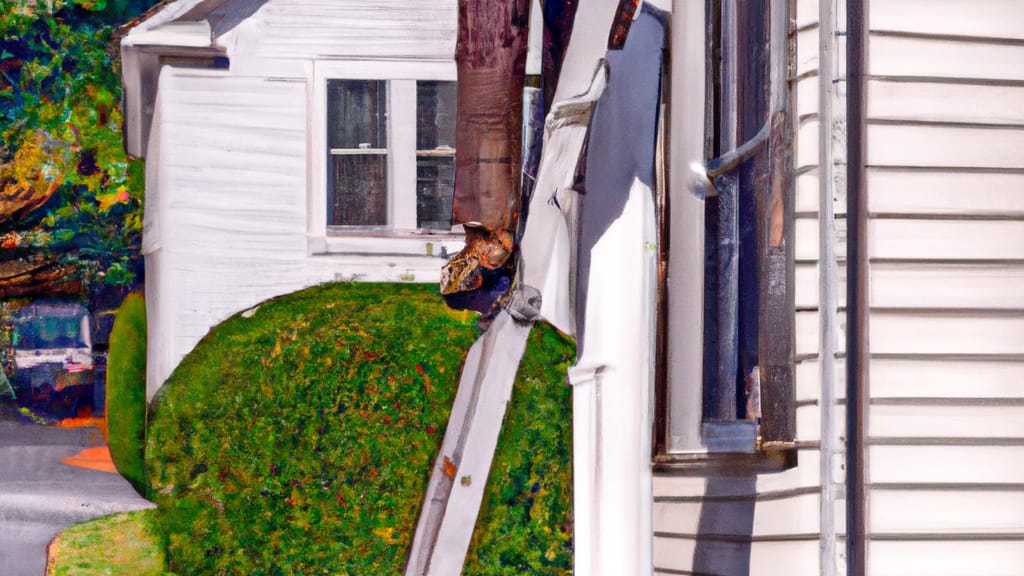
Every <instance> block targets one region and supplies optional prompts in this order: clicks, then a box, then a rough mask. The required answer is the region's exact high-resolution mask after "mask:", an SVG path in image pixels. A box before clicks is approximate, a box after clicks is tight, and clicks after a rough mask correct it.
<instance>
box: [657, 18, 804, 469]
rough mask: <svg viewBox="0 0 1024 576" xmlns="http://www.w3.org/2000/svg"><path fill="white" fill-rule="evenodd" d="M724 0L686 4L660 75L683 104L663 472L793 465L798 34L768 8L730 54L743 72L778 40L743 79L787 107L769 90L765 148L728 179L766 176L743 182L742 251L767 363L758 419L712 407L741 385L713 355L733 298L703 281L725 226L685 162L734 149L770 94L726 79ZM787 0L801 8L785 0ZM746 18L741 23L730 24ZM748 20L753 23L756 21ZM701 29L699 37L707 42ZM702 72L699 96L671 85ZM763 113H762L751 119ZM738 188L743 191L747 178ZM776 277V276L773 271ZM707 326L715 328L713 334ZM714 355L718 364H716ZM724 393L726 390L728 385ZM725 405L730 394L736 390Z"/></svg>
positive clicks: (661, 404)
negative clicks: (780, 56)
mask: <svg viewBox="0 0 1024 576" xmlns="http://www.w3.org/2000/svg"><path fill="white" fill-rule="evenodd" d="M732 5H735V3H733V4H732ZM718 6H719V5H718V4H717V3H711V2H708V3H707V4H705V6H704V7H701V8H698V9H690V10H689V13H688V14H687V18H685V19H684V22H685V23H686V24H685V26H684V27H685V28H686V29H685V30H683V29H682V28H684V27H681V29H680V30H678V31H674V33H675V34H678V33H680V32H681V33H682V34H680V36H679V37H676V38H674V40H673V44H672V47H673V49H675V50H678V51H679V53H677V54H675V55H674V56H673V57H672V58H670V59H669V61H670V62H671V63H672V64H670V66H672V65H675V66H678V68H677V69H676V70H674V71H673V70H668V71H667V73H668V74H669V77H668V78H666V80H665V82H663V86H666V87H668V89H667V94H665V96H664V101H665V102H666V103H667V104H669V105H670V106H671V105H675V107H676V109H675V110H672V109H671V107H670V108H669V111H668V119H669V126H668V127H667V128H668V134H669V135H670V137H669V141H668V143H667V144H666V148H667V149H668V150H671V151H672V152H671V157H672V162H671V166H672V167H673V168H674V170H670V172H669V174H668V176H669V177H670V179H671V182H670V187H671V188H672V189H674V192H673V193H672V194H671V196H672V202H671V203H667V204H666V203H663V204H662V206H663V208H662V212H661V214H660V221H661V222H662V230H661V232H660V238H661V243H662V257H661V265H660V267H659V269H660V271H661V272H660V274H659V276H660V278H659V285H660V290H659V299H658V306H659V328H658V359H657V371H656V374H657V380H656V385H655V403H656V411H655V421H654V432H653V457H652V459H653V465H654V468H655V470H657V471H659V472H663V473H677V474H694V473H696V474H700V473H703V472H704V471H707V470H710V469H720V470H729V471H731V472H743V471H747V472H755V473H757V472H771V471H779V470H784V469H788V468H791V467H793V466H795V465H796V446H797V445H796V438H795V411H796V403H795V397H794V379H795V362H794V360H795V358H794V348H795V346H794V332H795V330H794V326H793V323H794V320H795V307H794V302H793V292H794V289H795V286H794V277H793V274H794V270H795V267H794V254H793V221H794V218H793V216H794V213H793V210H794V208H793V198H794V186H795V174H794V171H793V167H792V141H793V130H794V124H793V123H794V119H793V116H792V114H793V111H794V110H795V109H796V107H795V102H794V100H793V98H794V94H793V93H792V91H791V90H790V86H789V84H790V79H789V78H787V77H785V76H788V75H790V74H789V72H790V70H791V66H792V64H793V62H792V61H791V60H790V58H791V57H792V56H791V55H792V54H793V53H794V51H793V46H792V44H793V42H795V36H794V35H793V33H792V30H791V29H789V26H788V17H784V18H781V19H780V21H779V22H774V21H772V20H771V18H774V17H775V16H773V15H771V14H770V13H769V14H766V15H765V16H764V18H765V22H766V24H765V26H764V30H761V32H762V33H763V34H764V37H759V38H749V37H742V36H739V35H737V36H736V37H735V38H734V39H733V42H732V48H733V49H734V50H735V51H736V53H737V55H738V56H739V58H738V60H734V61H732V62H731V63H730V65H732V66H737V65H739V66H740V68H737V70H738V74H739V75H742V74H744V71H743V70H742V69H741V68H742V67H743V66H751V65H752V64H751V62H754V60H756V58H757V57H758V55H757V51H758V50H765V52H764V53H767V52H768V50H767V49H766V48H763V47H767V46H770V45H771V43H773V42H778V44H779V45H780V46H781V49H782V51H783V53H784V54H785V55H786V57H787V60H786V61H785V62H784V65H783V66H781V69H782V70H779V68H775V67H774V64H773V62H772V60H773V59H774V58H775V57H776V56H775V54H768V55H767V66H766V68H765V71H764V77H763V78H760V79H755V80H754V81H753V82H751V81H750V75H749V73H748V75H747V76H744V77H742V78H738V83H746V89H747V90H748V91H749V90H750V89H751V88H755V92H754V93H755V94H756V93H758V92H756V88H757V86H756V85H757V82H758V81H760V82H765V83H766V84H767V83H768V82H779V83H780V84H779V89H780V90H781V93H780V97H781V98H782V99H783V100H782V102H781V108H780V112H779V113H777V114H776V113H775V112H774V111H772V110H771V106H772V102H771V101H770V98H769V99H768V101H767V106H766V107H767V108H768V110H769V113H770V114H772V118H771V122H772V125H771V132H770V135H769V137H768V139H767V141H766V142H764V143H763V144H761V146H760V147H759V150H760V152H758V153H757V154H756V155H755V156H754V157H752V158H750V159H749V160H747V161H745V162H743V163H741V164H740V168H737V169H735V170H733V171H731V172H730V174H731V175H732V176H731V179H732V180H733V181H742V182H743V183H744V184H743V185H744V186H746V188H745V190H750V186H757V189H756V191H754V192H750V191H747V192H744V194H743V195H740V196H739V197H740V198H743V196H744V195H747V196H749V195H751V194H753V196H754V198H755V199H756V209H755V210H756V216H755V219H756V224H757V235H756V241H757V244H756V250H755V252H756V253H755V254H750V253H749V252H748V253H747V256H746V257H745V258H747V259H749V258H751V256H753V257H754V258H755V260H756V262H755V264H756V269H757V276H758V278H759V279H760V280H759V281H758V287H757V291H756V293H754V292H748V293H747V294H746V297H747V298H748V299H749V298H750V297H754V298H756V299H757V301H758V313H757V317H758V318H759V327H758V330H757V348H758V351H759V360H758V363H757V366H759V367H760V369H761V387H760V396H761V419H760V421H759V422H758V423H756V424H755V423H754V422H753V421H746V420H741V419H738V418H737V416H736V415H733V416H732V419H723V420H718V419H715V417H714V416H713V415H709V414H708V413H707V411H708V410H709V406H710V407H711V408H710V409H711V410H712V411H713V412H714V410H719V411H720V408H721V406H718V407H717V408H716V407H715V406H716V402H718V403H719V404H721V399H720V398H718V397H717V396H719V395H721V394H722V387H723V386H724V385H730V386H732V385H735V383H734V382H730V383H728V384H727V383H724V382H720V380H721V379H722V377H721V375H719V374H718V371H719V367H718V364H719V363H718V362H717V361H715V360H714V358H715V354H716V353H717V348H718V345H717V338H718V333H717V329H716V328H715V323H716V322H717V321H718V319H719V318H722V315H721V310H724V309H726V308H723V304H722V301H721V300H720V299H719V298H720V294H719V292H717V291H715V290H714V289H711V290H710V291H709V289H708V287H706V286H705V285H706V284H708V281H706V280H705V279H706V278H711V283H710V286H712V287H713V286H714V285H715V284H716V283H717V281H718V277H710V276H708V275H709V274H713V273H720V272H721V271H720V270H719V269H717V268H716V266H717V265H718V264H717V260H716V258H714V257H711V258H710V260H709V259H708V258H707V257H706V250H710V249H716V248H715V247H716V242H717V241H718V238H714V237H710V236H711V235H712V234H713V231H712V230H710V229H709V230H707V232H706V233H705V221H706V218H707V222H708V223H711V222H712V220H714V219H715V218H718V217H719V215H718V213H715V212H714V211H713V208H714V206H715V205H716V204H715V203H714V202H705V201H704V200H700V201H695V200H694V198H693V195H691V192H697V191H698V188H699V187H698V188H695V187H694V186H693V183H694V182H695V180H694V178H693V176H692V174H691V173H690V172H685V173H684V171H685V169H686V168H687V165H688V164H691V163H694V164H697V165H705V164H706V163H707V162H708V160H709V158H712V157H716V156H718V155H719V154H720V152H721V151H720V150H718V147H719V146H721V147H722V148H723V149H725V150H731V149H732V148H733V147H735V146H737V145H739V144H742V143H743V142H744V141H745V140H746V138H750V137H751V136H752V135H753V133H754V132H757V131H758V128H759V127H760V125H761V124H763V122H764V118H765V117H766V116H767V115H766V114H761V115H758V113H756V109H757V108H758V106H765V104H766V103H765V102H762V101H761V100H760V99H758V100H756V101H755V100H752V99H751V98H750V95H749V94H750V93H749V92H748V95H747V97H746V98H741V97H739V96H737V95H736V94H735V93H733V94H731V95H730V94H728V93H723V92H722V91H721V90H720V86H721V78H720V70H721V66H722V65H723V63H724V61H723V60H722V59H721V58H722V56H721V55H722V54H723V52H722V46H721V45H720V44H719V42H720V38H721V37H720V36H719V35H718V34H726V33H729V31H727V30H726V27H725V26H723V25H722V23H721V22H720V21H719V20H718V17H719V14H718V13H717V10H718ZM764 6H766V7H767V6H769V4H767V3H766V4H764ZM705 8H706V12H705ZM787 8H789V9H792V6H791V4H789V3H788V2H787ZM697 10H699V11H700V18H699V19H698V18H695V17H694V16H697V14H695V13H693V12H696V11H697ZM745 17H747V18H750V17H752V14H751V13H749V12H748V13H747V14H746V15H745ZM780 22H781V23H785V24H786V29H785V33H784V34H782V32H781V28H779V29H776V28H774V26H775V25H776V24H778V23H780ZM739 28H741V27H739V26H737V27H736V28H734V29H733V32H734V31H735V30H736V29H739ZM742 29H744V30H746V29H747V27H746V26H744V27H742ZM773 34H778V36H776V37H775V38H776V40H772V37H773ZM695 36H698V37H699V38H700V42H699V43H698V42H696V39H695V38H694V37H695ZM762 41H763V42H765V44H762V45H760V46H759V45H758V43H759V42H762ZM779 72H783V74H779ZM695 75H700V76H701V77H702V78H701V84H702V85H703V86H702V88H701V90H702V91H703V92H704V98H701V99H700V101H699V102H697V101H696V100H697V99H694V98H692V97H688V95H687V94H673V93H672V92H673V89H676V90H679V87H680V86H683V87H684V89H686V88H688V89H689V90H688V93H689V94H693V93H694V87H693V84H692V79H693V78H694V76H695ZM758 75H760V74H758ZM776 76H783V77H780V78H777V77H776ZM682 78H685V79H688V80H690V83H689V84H688V85H687V84H685V83H684V82H683V81H681V79H682ZM751 84H753V86H751ZM734 89H740V88H734ZM766 93H767V94H770V91H766V92H761V94H762V95H764V94H766ZM752 102H753V103H752ZM730 106H731V107H732V109H733V112H732V113H731V114H729V113H726V114H725V115H723V114H722V109H723V108H724V107H730ZM673 112H674V114H673ZM673 116H675V118H673ZM755 118H756V124H757V125H754V121H755ZM695 120H696V121H695ZM696 124H699V127H697V126H695V125H696ZM698 128H699V129H698ZM730 129H731V130H736V131H737V133H743V135H744V136H746V138H741V137H737V138H736V140H738V141H737V142H735V143H732V142H729V141H728V139H725V140H723V139H722V138H721V131H723V130H730ZM687 159H689V160H687ZM741 169H742V170H743V171H744V175H743V176H741V175H740V174H741ZM726 185H728V184H726ZM736 186H738V185H736ZM734 190H735V193H736V194H739V191H738V188H736V189H734ZM712 193H713V191H712ZM705 204H707V210H705ZM780 219H781V221H780ZM669 222H671V224H669ZM776 227H779V228H781V238H780V237H779V236H778V235H777V234H776V232H777V230H775V228H776ZM695 228H698V230H696V232H698V233H696V234H694V233H693V232H692V231H693V230H694V229H695ZM678 230H686V232H678ZM769 231H771V233H769ZM709 237H710V238H709ZM708 240H711V241H710V242H709V241H708ZM672 241H676V244H675V245H673V246H671V249H670V250H666V247H667V246H668V245H669V244H670V243H671V242H672ZM680 241H681V242H680ZM735 249H736V252H735V253H734V256H733V257H732V258H734V259H737V260H739V259H741V257H740V256H739V250H740V244H739V243H737V245H736V248H735ZM748 249H749V246H748ZM671 250H683V251H685V254H684V253H677V254H670V251H671ZM747 261H749V260H747ZM709 262H710V264H709ZM673 267H674V268H675V270H674V271H673V269H672V268H673ZM697 274H699V275H700V277H699V280H697V281H694V280H693V277H694V276H695V275H697ZM781 277H784V281H783V282H782V283H781V288H780V283H779V282H778V280H779V279H780V278H781ZM669 278H675V281H674V282H671V281H669ZM767 278H772V279H773V281H772V282H768V281H767ZM680 279H681V280H682V281H680ZM669 286H672V288H673V290H675V291H678V290H680V289H683V290H685V291H686V292H685V293H682V294H679V293H674V292H672V291H669V289H668V288H669ZM737 289H740V288H737ZM709 298H710V299H711V300H710V301H709V300H708V299H709ZM742 300H743V296H742V295H741V296H740V301H741V302H742ZM673 308H675V309H673ZM740 312H741V308H740V304H737V307H736V308H735V309H733V319H734V321H738V317H739V315H740ZM709 326H710V327H711V332H710V333H709V332H708V327H709ZM709 336H711V337H713V338H714V339H713V340H708V337H709ZM712 347H714V348H712ZM708 349H711V354H710V356H709V355H708V354H707V353H706V352H708ZM739 349H740V346H737V347H736V349H735V350H734V352H735V353H736V354H739ZM709 363H710V364H712V365H711V366H708V365H707V364H709ZM766 372H768V374H766ZM725 397H726V398H727V399H728V394H726V395H725ZM725 405H728V401H727V402H726V404H725ZM726 412H728V410H726Z"/></svg>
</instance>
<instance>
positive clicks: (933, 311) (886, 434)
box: [654, 0, 1024, 576]
mask: <svg viewBox="0 0 1024 576" xmlns="http://www.w3.org/2000/svg"><path fill="white" fill-rule="evenodd" d="M839 4H840V5H841V4H842V3H841V2H840V3H839ZM796 5H797V12H796V30H797V32H796V33H797V38H798V51H797V62H796V63H795V66H796V70H795V75H794V78H793V80H794V83H793V88H794V90H795V91H796V94H797V115H798V116H799V122H798V138H797V150H796V156H795V158H796V162H795V163H796V168H797V174H798V176H797V182H796V187H797V194H796V211H797V221H796V258H797V264H796V279H797V281H796V305H797V318H796V327H797V330H796V332H797V376H796V378H797V401H798V408H797V435H798V439H799V446H800V448H801V449H800V452H799V459H800V463H799V466H798V467H797V468H795V469H793V470H790V471H787V472H785V473H782V474H776V475H763V476H760V477H759V478H758V479H757V497H756V506H755V508H754V517H753V518H754V523H753V526H754V531H753V538H752V543H751V545H750V548H749V550H750V563H749V574H752V575H766V576H767V575H775V574H796V575H804V574H807V575H816V574H822V573H823V572H824V569H823V566H824V565H826V564H827V563H825V562H822V557H821V555H822V552H821V550H822V549H823V548H822V545H823V543H824V542H825V540H826V538H827V536H828V535H827V534H826V533H825V532H824V531H823V529H824V527H825V526H827V522H826V519H825V517H824V514H822V509H821V508H820V502H821V499H820V498H821V494H822V474H821V468H820V457H819V456H820V453H821V450H820V448H821V443H820V440H821V438H820V431H821V418H822V414H823V412H822V410H821V409H820V407H819V402H820V379H819V366H818V361H819V351H820V348H821V347H820V344H821V343H820V338H819V332H818V328H819V313H820V309H821V299H822V294H821V293H820V289H819V265H818V264H819V257H820V246H819V244H818V242H817V238H818V233H819V224H820V221H819V215H820V210H819V204H820V202H819V195H818V191H819V177H820V175H821V174H822V173H824V171H823V170H822V169H821V168H822V167H821V165H820V164H821V163H820V161H819V152H820V149H821V141H820V136H819V134H820V132H819V130H820V124H819V119H820V117H819V112H820V109H821V108H820V106H819V82H820V81H821V77H820V75H819V70H820V68H819V61H818V42H819V41H820V36H819V33H820V27H819V22H818V18H817V16H818V10H819V2H818V1H817V0H798V1H797V2H796ZM868 13H869V22H870V24H869V25H870V36H869V68H868V70H867V73H868V78H869V79H868V84H867V90H868V130H867V134H868V144H867V146H868V171H867V190H868V201H869V210H870V214H871V219H870V223H869V255H870V289H869V293H870V344H869V347H870V351H871V361H870V381H869V394H870V398H871V405H870V410H869V415H868V436H869V441H868V450H869V453H868V481H869V502H868V510H869V512H868V537H869V553H868V573H869V574H870V575H871V576H896V575H899V576H918V575H920V576H924V575H928V576H974V575H977V574H986V575H996V576H1000V575H1006V576H1009V575H1019V574H1021V573H1022V572H1021V570H1022V568H1021V567H1022V566H1024V26H1022V25H1021V22H1024V2H1019V1H1017V0H876V1H874V2H871V3H870V6H869V9H868ZM838 22H839V23H840V26H839V29H840V31H841V29H842V14H841V13H840V14H839V19H838ZM840 39H841V37H840ZM838 49H839V50H840V51H841V50H842V49H843V45H842V42H839V43H838ZM842 60H843V59H842V54H841V53H840V54H839V55H838V57H837V59H836V61H835V62H834V63H833V67H834V68H835V70H834V75H835V76H836V77H838V78H842V76H843V74H844V69H843V62H842ZM839 85H840V89H839V94H840V98H839V100H838V101H837V103H838V104H839V105H840V106H841V105H842V98H841V96H842V94H843V88H842V83H841V82H840V83H839ZM842 116H843V110H842V109H838V110H836V112H835V113H834V114H833V122H837V121H839V122H838V123H837V124H835V129H834V130H833V133H834V135H833V142H834V143H835V146H836V148H835V149H834V150H833V152H832V158H833V161H832V162H831V163H830V164H831V166H830V170H831V172H832V175H831V177H832V178H833V179H834V181H835V182H837V183H839V184H840V186H837V187H836V189H835V192H836V200H837V202H836V204H835V208H836V211H837V216H836V228H837V229H838V234H837V238H836V240H837V242H836V248H837V252H838V257H839V266H838V270H837V277H838V288H839V290H838V304H839V306H840V311H841V312H842V311H844V310H845V304H846V302H845V266H844V262H843V261H844V260H845V244H844V242H843V240H844V233H843V231H844V229H845V223H844V221H845V218H844V216H845V215H844V214H843V212H844V202H845V198H844V197H843V189H842V186H841V183H842V182H843V180H844V161H845V160H844V155H843V150H842V147H841V146H840V145H839V144H840V143H841V142H840V141H841V138H842V124H841V120H842ZM840 336H842V332H841V326H840ZM838 344H839V352H840V354H841V353H842V348H843V346H842V340H841V339H840V341H839V343H838ZM837 369H838V370H837V378H836V385H837V389H836V397H837V399H838V401H839V403H840V410H839V411H838V413H837V414H835V415H834V416H833V420H834V422H833V424H834V426H835V427H838V428H837V429H838V430H840V431H842V430H843V427H844V423H843V422H842V403H843V385H844V384H843V367H842V364H841V363H840V364H839V365H838V366H837ZM841 456H842V455H841V447H840V454H839V457H840V458H841ZM840 464H841V461H839V462H837V463H836V466H835V467H834V470H835V472H834V473H832V474H833V478H834V479H838V480H839V481H841V480H842V471H841V468H839V465H840ZM706 490H707V483H706V482H705V481H704V480H702V479H680V478H667V477H658V478H656V479H655V504H654V506H655V521H656V525H655V530H656V538H655V573H656V574H658V573H660V574H691V573H695V572H693V570H694V554H695V549H696V547H697V546H696V542H697V539H696V538H695V537H694V535H695V534H696V532H697V525H696V522H697V520H696V518H698V517H699V514H700V510H701V508H702V507H706V506H709V505H712V503H714V502H715V501H716V500H717V501H719V502H722V501H727V500H728V499H727V498H717V499H716V498H709V497H707V496H706V494H705V492H706ZM733 502H734V503H735V504H734V505H735V506H737V507H738V508H737V510H739V511H740V512H741V513H742V510H740V508H739V506H740V504H741V503H742V499H734V500H733ZM836 504H837V506H841V505H842V502H841V501H840V500H837V501H836ZM719 506H721V504H719ZM726 513H728V512H726ZM833 526H834V531H835V533H836V534H837V535H838V537H839V538H838V542H837V550H836V554H835V556H834V557H833V558H834V559H835V560H836V562H837V563H839V564H842V562H843V550H842V546H843V540H842V532H843V518H842V514H841V510H839V511H838V512H837V513H836V515H835V522H834V524H833ZM712 528H713V527H712ZM712 532H713V530H712ZM737 573H746V572H737ZM833 573H839V574H842V573H844V570H843V568H841V567H840V568H839V569H838V571H837V572H833Z"/></svg>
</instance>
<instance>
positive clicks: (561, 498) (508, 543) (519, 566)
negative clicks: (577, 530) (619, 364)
mask: <svg viewBox="0 0 1024 576" xmlns="http://www.w3.org/2000/svg"><path fill="white" fill-rule="evenodd" d="M574 358H575V354H574V351H573V348H572V346H571V344H570V343H569V342H568V341H567V340H566V339H565V338H564V337H563V336H561V335H560V334H559V333H558V332H557V331H555V330H554V329H553V328H551V327H550V326H547V325H538V326H536V327H534V329H533V331H532V332H531V333H530V340H529V342H528V344H527V351H526V354H525V355H524V356H523V361H522V363H521V364H520V366H519V373H518V375H517V377H516V384H515V390H514V392H513V396H512V402H511V403H510V404H509V407H508V412H507V414H506V416H505V424H504V429H503V430H502V436H501V439H500V441H499V442H498V449H497V452H496V453H495V455H494V463H493V464H492V466H491V481H490V482H488V484H487V489H486V491H485V492H484V500H483V506H482V508H481V511H480V518H479V519H478V520H477V525H476V529H475V530H474V532H473V542H472V543H471V545H470V547H469V555H468V557H467V558H466V565H465V567H464V569H463V571H462V574H463V576H496V575H499V574H506V575H508V576H513V575H516V576H518V575H520V574H551V575H555V574H558V575H568V574H572V521H571V512H572V469H571V467H572V421H571V420H572V418H571V416H570V412H569V406H571V402H572V400H571V390H570V388H569V387H568V386H566V385H564V380H565V373H566V370H567V369H568V367H569V364H570V363H571V361H572V360H573V359H574Z"/></svg>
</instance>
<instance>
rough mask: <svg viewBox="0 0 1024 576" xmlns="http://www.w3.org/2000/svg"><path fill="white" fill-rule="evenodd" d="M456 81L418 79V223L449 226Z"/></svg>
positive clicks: (421, 226) (444, 228) (453, 181)
mask: <svg viewBox="0 0 1024 576" xmlns="http://www.w3.org/2000/svg"><path fill="white" fill-rule="evenodd" d="M455 106H456V88H455V82H437V81H421V82H417V83H416V226H417V227H418V228H426V229H435V230H448V229H450V228H451V220H452V194H453V193H454V190H455Z"/></svg>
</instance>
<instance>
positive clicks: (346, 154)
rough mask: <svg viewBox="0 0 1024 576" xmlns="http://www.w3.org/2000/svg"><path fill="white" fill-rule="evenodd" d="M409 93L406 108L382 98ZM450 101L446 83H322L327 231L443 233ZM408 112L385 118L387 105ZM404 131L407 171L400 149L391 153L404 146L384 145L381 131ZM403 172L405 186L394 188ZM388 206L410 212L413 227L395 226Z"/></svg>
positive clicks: (449, 176)
mask: <svg viewBox="0 0 1024 576" xmlns="http://www.w3.org/2000/svg"><path fill="white" fill-rule="evenodd" d="M410 89H412V90H415V100H413V101H409V100H408V99H407V98H403V97H402V96H404V95H399V96H398V97H396V98H389V96H388V91H389V90H410ZM455 96H456V92H455V83H454V82H446V81H437V80H427V81H386V80H334V79H331V80H327V147H328V149H327V155H328V165H327V172H328V174H327V182H328V187H327V191H328V193H327V226H328V227H329V228H335V227H361V228H388V227H390V228H397V229H403V228H404V229H426V230H448V229H450V228H451V202H452V193H453V190H454V184H455V105H456V104H455ZM389 102H390V104H389ZM409 105H414V106H415V110H414V111H409V110H403V111H402V113H398V114H389V110H390V109H391V108H393V107H394V106H409ZM410 120H414V121H415V125H414V126H402V127H398V126H389V121H391V122H398V121H403V122H409V121H410ZM409 129H412V130H414V131H415V142H414V145H415V151H414V156H413V158H412V160H413V161H414V162H415V166H409V165H407V164H409V162H408V160H410V158H409V157H408V156H409V155H408V154H407V153H406V152H408V151H407V150H398V149H397V148H398V146H400V145H401V144H412V142H408V141H402V140H399V141H398V142H392V141H389V138H388V134H389V132H395V131H407V130H409ZM410 170H415V179H416V180H415V186H413V187H409V186H408V185H407V184H408V183H407V182H403V181H401V175H402V174H403V173H406V172H408V171H410ZM389 174H394V175H397V176H398V180H399V181H394V180H395V179H394V178H389ZM413 194H415V196H413ZM391 203H395V204H407V205H414V206H415V220H414V221H401V219H400V218H399V217H397V216H398V215H400V214H402V213H403V211H402V210H400V209H392V208H391V207H390V206H389V205H390V204H391ZM396 208H397V207H396ZM405 212H408V211H405Z"/></svg>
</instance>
